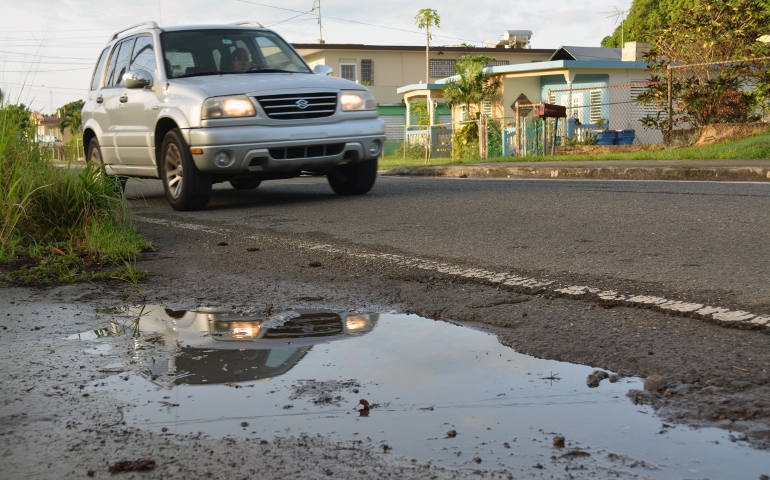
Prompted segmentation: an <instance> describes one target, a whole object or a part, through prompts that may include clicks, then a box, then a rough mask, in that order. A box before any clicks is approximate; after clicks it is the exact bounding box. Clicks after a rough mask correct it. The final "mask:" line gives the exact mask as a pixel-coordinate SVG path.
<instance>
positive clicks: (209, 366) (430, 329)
mask: <svg viewBox="0 0 770 480" xmlns="http://www.w3.org/2000/svg"><path fill="white" fill-rule="evenodd" d="M139 318H140V321H139V328H140V330H141V331H142V335H143V336H144V338H151V339H153V338H155V339H161V340H162V348H160V349H157V348H153V349H146V348H140V349H137V350H136V352H135V358H134V360H135V361H137V362H138V363H139V364H140V365H142V369H143V372H144V374H145V376H146V379H145V378H141V377H133V378H131V379H129V380H128V381H123V380H122V379H120V378H119V377H114V378H113V379H112V380H111V381H110V382H108V384H107V386H106V388H108V389H109V390H110V391H111V392H114V393H115V395H117V397H118V398H119V399H121V400H124V401H127V402H130V403H132V404H133V405H134V406H133V407H132V408H130V409H126V410H125V415H126V422H127V423H128V424H129V425H133V426H138V427H141V428H146V429H150V430H155V431H161V430H163V429H166V430H168V431H171V432H176V433H197V432H204V433H206V434H209V435H216V436H221V435H239V436H247V437H252V438H254V437H260V438H265V437H272V436H273V435H279V436H285V435H292V434H300V433H310V434H316V433H319V434H324V435H328V436H329V437H330V438H331V439H336V440H343V441H351V440H358V439H361V440H366V439H371V442H373V443H374V444H375V445H378V444H382V445H381V447H380V448H382V450H383V451H387V452H389V454H390V453H391V452H392V453H394V454H397V455H403V456H408V457H411V458H417V459H419V460H420V461H422V462H427V461H433V462H434V463H436V464H438V465H452V466H456V467H461V468H468V469H478V468H484V469H487V470H498V471H499V470H505V471H510V472H514V473H516V474H517V476H518V475H519V474H521V475H524V476H530V475H531V474H532V472H533V471H534V470H532V468H533V466H535V465H541V466H544V467H545V469H546V472H547V471H548V470H549V469H550V470H551V472H552V473H553V472H561V473H558V474H557V476H559V475H564V474H565V468H569V469H570V473H573V470H572V468H578V467H579V466H580V465H587V466H588V469H589V470H587V471H585V472H584V473H583V475H582V477H583V478H590V477H591V476H598V477H605V476H609V475H612V476H615V475H619V476H620V477H622V478H628V477H635V478H636V477H638V478H683V477H687V478H696V477H697V478H703V477H710V478H734V477H735V473H736V465H740V467H738V468H739V471H740V474H741V476H745V478H758V476H759V475H760V474H763V473H766V472H764V471H762V468H763V467H764V466H766V465H768V464H770V452H762V451H757V450H753V449H751V448H748V447H745V446H742V445H740V444H736V443H733V442H730V441H729V439H728V434H727V433H725V432H724V431H721V430H717V429H701V430H694V429H690V428H687V427H669V426H666V427H665V428H662V427H661V422H660V420H659V419H657V418H656V417H655V416H654V415H653V414H652V411H651V410H650V409H648V408H642V407H638V406H635V405H633V404H632V402H631V401H630V400H629V399H628V398H627V397H626V396H625V394H626V392H627V391H628V390H629V389H631V388H641V381H640V380H639V379H636V378H624V379H621V380H620V381H618V382H616V383H610V382H609V380H603V381H601V383H600V385H599V387H598V388H588V386H587V385H586V377H587V375H589V374H590V373H591V372H592V371H593V369H592V368H590V367H587V366H582V365H575V364H569V363H562V362H555V361H548V360H541V359H536V358H533V357H530V356H526V355H521V354H518V353H516V352H515V351H513V350H511V349H509V348H507V347H504V346H502V345H500V344H499V343H498V341H497V339H496V338H495V337H494V336H491V335H488V334H486V333H482V332H478V331H474V330H470V329H468V328H463V327H459V326H455V325H452V324H448V323H443V322H435V321H431V320H426V319H423V318H420V317H416V316H409V315H389V314H381V315H349V316H346V315H337V314H332V313H328V312H290V313H288V314H283V315H278V316H272V317H270V318H264V316H263V317H262V318H261V319H260V318H256V317H255V316H249V315H242V314H234V313H232V312H218V311H214V310H205V309H200V310H198V311H194V312H192V311H187V312H185V311H181V312H175V311H171V310H165V309H163V308H159V307H152V308H149V309H146V310H145V312H144V313H143V315H142V316H141V317H139ZM336 340H342V341H336ZM147 379H149V380H151V381H150V382H148V381H147ZM159 387H162V388H159ZM102 388H104V387H102ZM362 410H365V413H366V415H364V414H362V413H361V411H362ZM166 430H163V431H166ZM556 436H559V437H561V436H563V437H564V438H565V439H566V440H565V447H564V448H563V449H559V448H555V447H554V437H556ZM385 445H387V447H385ZM576 449H577V450H576Z"/></svg>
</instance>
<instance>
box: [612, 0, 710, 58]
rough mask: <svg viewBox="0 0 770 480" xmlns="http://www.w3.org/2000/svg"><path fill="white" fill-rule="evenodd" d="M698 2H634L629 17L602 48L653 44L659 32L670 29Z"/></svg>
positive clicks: (674, 0)
mask: <svg viewBox="0 0 770 480" xmlns="http://www.w3.org/2000/svg"><path fill="white" fill-rule="evenodd" d="M696 1H697V0H634V1H633V3H631V8H630V9H629V11H628V15H627V16H626V18H625V19H624V20H623V22H622V24H621V25H618V27H617V28H616V29H615V31H614V32H613V34H612V35H610V36H607V37H604V39H602V47H616V48H619V47H622V46H623V41H626V42H633V41H637V42H653V41H655V38H656V36H657V34H658V32H659V31H661V30H663V29H664V28H667V27H669V26H670V25H671V24H672V23H673V22H675V21H676V20H677V19H678V18H679V17H680V16H681V15H682V14H684V13H685V11H686V10H688V9H690V8H692V7H694V6H695V4H696Z"/></svg>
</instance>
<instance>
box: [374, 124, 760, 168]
mask: <svg viewBox="0 0 770 480" xmlns="http://www.w3.org/2000/svg"><path fill="white" fill-rule="evenodd" d="M754 158H770V131H768V132H766V133H763V134H761V135H757V136H753V137H746V138H742V139H739V140H733V141H728V142H720V143H714V144H712V145H704V146H700V147H682V148H669V149H662V150H646V151H639V152H623V153H598V154H575V155H547V156H529V157H497V158H490V159H489V160H484V162H485V163H494V162H555V161H581V162H584V161H591V160H700V159H754ZM479 162H480V160H479V158H478V155H476V156H471V157H464V158H459V159H455V160H454V161H452V160H451V159H450V158H436V157H433V158H432V159H431V165H462V164H469V163H479ZM424 163H425V161H424V160H423V159H422V158H420V157H419V156H407V159H406V161H404V159H403V156H402V155H398V154H397V155H388V156H385V158H383V159H381V160H380V164H379V167H380V169H387V168H393V167H397V166H401V165H404V166H417V165H424Z"/></svg>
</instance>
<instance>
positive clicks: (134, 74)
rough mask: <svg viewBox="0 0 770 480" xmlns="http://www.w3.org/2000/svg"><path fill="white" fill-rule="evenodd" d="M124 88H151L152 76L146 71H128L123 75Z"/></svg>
mask: <svg viewBox="0 0 770 480" xmlns="http://www.w3.org/2000/svg"><path fill="white" fill-rule="evenodd" d="M123 84H124V85H125V86H126V88H146V87H151V86H152V75H151V74H150V72H148V71H147V70H141V69H137V70H129V71H128V72H126V73H125V74H124V75H123Z"/></svg>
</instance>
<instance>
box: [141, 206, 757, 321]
mask: <svg viewBox="0 0 770 480" xmlns="http://www.w3.org/2000/svg"><path fill="white" fill-rule="evenodd" d="M134 219H135V220H136V221H139V222H145V223H152V224H156V225H166V226H169V227H173V228H180V229H184V230H192V231H197V232H203V233H210V234H216V235H227V234H231V233H234V232H233V231H232V230H229V229H226V228H214V227H208V226H205V225H197V224H192V223H185V222H177V221H174V220H165V219H158V218H149V217H142V216H135V217H134ZM247 238H249V239H253V240H260V239H262V238H272V237H269V236H266V235H252V236H249V237H247ZM281 241H282V242H283V243H286V244H288V245H290V246H293V247H296V248H300V249H304V250H310V251H315V252H321V253H325V254H327V255H345V256H348V257H353V258H360V259H364V260H378V261H384V262H388V263H390V264H392V265H394V266H397V267H402V268H416V269H419V270H424V271H429V272H437V273H442V274H444V275H450V276H454V277H459V278H464V279H468V280H481V281H484V282H486V283H489V284H492V285H501V286H508V287H514V288H519V289H523V290H525V291H528V292H530V293H536V292H537V293H540V292H550V293H556V294H559V295H560V296H563V297H568V298H579V299H583V300H594V301H605V302H613V303H617V304H620V305H625V306H629V307H643V308H653V309H655V310H660V311H662V312H666V313H670V314H675V315H686V316H688V317H694V318H700V319H703V320H709V321H712V322H716V323H720V324H723V325H729V326H736V327H741V326H743V327H750V328H759V329H762V330H766V331H770V316H762V315H757V314H755V313H751V312H746V311H743V310H730V309H728V308H723V307H716V306H711V305H705V304H702V303H692V302H684V301H681V300H671V299H668V298H664V297H657V296H652V295H636V294H632V293H623V292H617V291H614V290H604V289H600V288H594V287H591V286H588V285H560V284H558V283H557V282H554V281H550V280H543V279H537V278H531V277H524V276H520V275H516V274H513V273H508V272H494V271H490V270H484V269H481V268H468V267H463V266H461V265H456V264H451V263H446V262H438V261H434V260H428V259H424V258H420V257H412V256H407V255H398V254H393V253H370V252H363V251H358V250H354V249H351V248H342V247H338V246H335V245H332V244H330V243H317V242H311V241H305V240H296V239H287V238H282V239H281Z"/></svg>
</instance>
